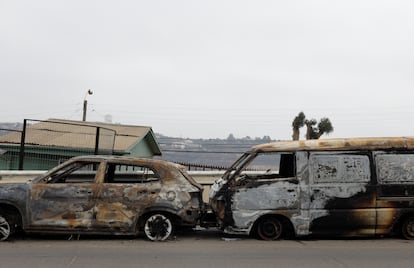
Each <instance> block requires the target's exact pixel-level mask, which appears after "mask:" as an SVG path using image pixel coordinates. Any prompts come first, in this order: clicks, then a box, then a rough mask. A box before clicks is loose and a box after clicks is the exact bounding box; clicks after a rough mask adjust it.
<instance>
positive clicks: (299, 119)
mask: <svg viewBox="0 0 414 268" xmlns="http://www.w3.org/2000/svg"><path fill="white" fill-rule="evenodd" d="M305 118H306V117H305V114H304V113H303V112H300V113H299V114H298V115H297V116H296V117H295V119H293V122H292V129H293V134H292V139H293V140H294V141H297V140H299V135H300V130H299V129H300V128H301V127H303V126H304V124H305Z"/></svg>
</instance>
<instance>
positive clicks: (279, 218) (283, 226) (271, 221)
mask: <svg viewBox="0 0 414 268" xmlns="http://www.w3.org/2000/svg"><path fill="white" fill-rule="evenodd" d="M250 235H253V236H255V237H256V238H258V239H262V240H279V239H280V238H285V237H292V236H294V228H293V224H292V223H291V221H290V220H289V219H288V218H287V217H286V216H283V215H275V214H266V215H263V216H261V217H260V218H258V219H257V220H256V221H255V223H254V224H253V227H252V229H251V231H250Z"/></svg>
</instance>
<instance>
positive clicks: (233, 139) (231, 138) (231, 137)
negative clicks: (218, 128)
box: [227, 133, 236, 141]
mask: <svg viewBox="0 0 414 268" xmlns="http://www.w3.org/2000/svg"><path fill="white" fill-rule="evenodd" d="M227 140H228V141H235V140H236V138H235V137H234V135H233V134H232V133H230V134H229V136H228V137H227Z"/></svg>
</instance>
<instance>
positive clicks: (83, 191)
mask: <svg viewBox="0 0 414 268" xmlns="http://www.w3.org/2000/svg"><path fill="white" fill-rule="evenodd" d="M76 194H82V195H83V194H92V190H78V191H76Z"/></svg>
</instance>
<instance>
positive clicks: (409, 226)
mask: <svg viewBox="0 0 414 268" xmlns="http://www.w3.org/2000/svg"><path fill="white" fill-rule="evenodd" d="M403 235H404V237H405V238H406V239H414V218H413V217H410V218H408V219H407V220H406V221H405V222H404V224H403Z"/></svg>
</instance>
